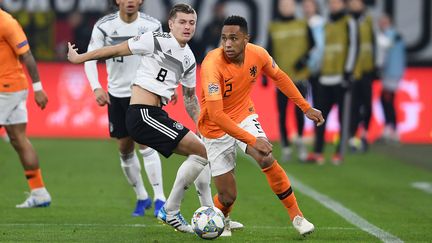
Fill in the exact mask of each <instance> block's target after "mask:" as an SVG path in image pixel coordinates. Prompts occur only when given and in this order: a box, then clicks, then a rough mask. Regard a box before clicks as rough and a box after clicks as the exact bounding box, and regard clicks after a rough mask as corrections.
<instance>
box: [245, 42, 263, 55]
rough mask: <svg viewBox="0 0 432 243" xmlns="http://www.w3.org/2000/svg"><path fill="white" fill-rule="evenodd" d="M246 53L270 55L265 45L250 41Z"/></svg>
mask: <svg viewBox="0 0 432 243" xmlns="http://www.w3.org/2000/svg"><path fill="white" fill-rule="evenodd" d="M246 53H247V54H252V55H258V56H263V55H268V52H267V50H266V49H265V48H264V47H262V46H259V45H256V44H253V43H248V44H247V45H246ZM247 54H246V55H247Z"/></svg>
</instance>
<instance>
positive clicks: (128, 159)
mask: <svg viewBox="0 0 432 243" xmlns="http://www.w3.org/2000/svg"><path fill="white" fill-rule="evenodd" d="M142 3H143V1H142V0H115V4H116V5H117V6H118V8H119V11H117V12H115V13H112V14H108V15H106V16H105V17H102V18H101V19H100V20H99V21H98V22H97V23H96V24H95V26H94V28H93V32H92V37H91V40H90V43H89V46H88V50H87V51H92V50H95V49H98V48H101V47H103V46H108V45H116V44H119V43H120V42H123V41H125V40H127V39H129V38H131V37H133V36H136V35H141V34H144V33H145V32H148V31H150V32H153V31H162V26H161V23H160V22H159V21H158V20H156V19H155V18H152V17H150V16H148V15H146V14H144V13H142V12H139V8H140V6H141V4H142ZM96 62H97V61H88V62H86V63H85V72H86V75H87V78H88V80H89V82H90V86H91V88H92V90H93V92H94V95H95V97H96V102H97V103H98V105H100V106H104V105H108V119H109V131H110V136H111V137H113V138H116V139H117V144H118V149H119V152H120V164H121V168H122V170H123V173H124V174H125V176H126V179H127V180H128V182H129V184H130V185H131V186H132V187H133V189H134V191H135V193H136V196H137V202H136V207H135V210H134V212H133V213H132V216H143V215H144V214H145V209H148V208H150V207H151V204H152V200H151V198H150V197H149V195H148V193H147V191H146V189H145V187H144V183H143V179H142V177H141V166H140V161H139V159H138V156H137V155H136V153H135V142H134V141H133V139H132V138H131V137H130V135H129V134H128V132H127V129H126V111H127V108H128V107H129V101H130V97H131V85H132V83H133V82H134V81H135V80H134V79H135V76H136V70H137V69H138V66H139V65H140V56H136V55H132V56H126V57H116V58H110V59H107V60H106V61H105V62H106V67H107V72H108V93H107V92H105V91H104V90H103V89H102V87H101V85H100V83H99V80H98V70H97V66H96ZM139 151H140V153H141V155H142V156H143V160H144V168H145V171H146V173H147V177H148V179H149V181H150V184H151V185H152V187H153V192H154V215H155V216H157V213H158V212H159V209H160V208H161V207H162V206H163V204H164V203H165V200H166V198H165V194H164V192H163V183H162V182H163V180H162V168H161V161H160V158H159V155H158V153H157V152H156V151H155V150H154V149H152V148H149V147H147V146H144V145H139Z"/></svg>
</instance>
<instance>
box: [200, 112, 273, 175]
mask: <svg viewBox="0 0 432 243" xmlns="http://www.w3.org/2000/svg"><path fill="white" fill-rule="evenodd" d="M238 126H239V127H241V128H243V129H244V130H246V131H248V132H249V133H251V134H252V135H254V136H255V137H267V136H266V134H265V132H264V130H263V129H262V128H261V124H260V123H259V122H258V115H257V114H253V115H250V116H248V117H246V118H245V119H244V120H243V121H242V122H241V123H240V124H238ZM203 141H204V145H205V147H206V150H207V158H208V160H209V161H210V169H211V173H212V176H213V177H214V176H219V175H222V174H225V173H227V172H229V171H231V170H233V169H234V167H235V165H236V148H237V146H238V147H239V148H240V149H241V150H242V151H243V152H246V148H247V144H245V143H243V142H242V141H239V140H237V139H235V138H233V137H231V136H230V135H228V134H225V135H223V136H222V137H220V138H215V139H212V138H203Z"/></svg>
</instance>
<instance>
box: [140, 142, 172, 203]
mask: <svg viewBox="0 0 432 243" xmlns="http://www.w3.org/2000/svg"><path fill="white" fill-rule="evenodd" d="M139 151H140V153H141V155H142V156H143V159H144V169H145V171H146V173H147V177H148V179H149V181H150V184H151V185H152V187H153V192H154V199H153V200H156V199H159V200H162V201H166V198H165V194H164V191H163V183H162V167H161V160H160V157H159V154H158V153H157V152H156V150H154V149H152V148H146V149H140V150H139Z"/></svg>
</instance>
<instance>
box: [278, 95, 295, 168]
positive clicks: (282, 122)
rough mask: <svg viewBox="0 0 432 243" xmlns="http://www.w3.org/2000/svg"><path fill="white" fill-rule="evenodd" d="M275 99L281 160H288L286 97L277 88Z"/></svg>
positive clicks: (289, 149)
mask: <svg viewBox="0 0 432 243" xmlns="http://www.w3.org/2000/svg"><path fill="white" fill-rule="evenodd" d="M276 101H277V109H278V114H279V116H278V124H279V136H280V138H281V146H282V158H281V159H282V160H283V162H288V161H289V160H290V159H291V153H292V149H291V146H290V145H291V143H290V140H289V138H288V131H287V125H286V117H287V105H288V98H287V97H286V96H285V94H283V93H282V92H281V91H280V90H279V89H277V90H276Z"/></svg>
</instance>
